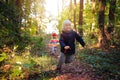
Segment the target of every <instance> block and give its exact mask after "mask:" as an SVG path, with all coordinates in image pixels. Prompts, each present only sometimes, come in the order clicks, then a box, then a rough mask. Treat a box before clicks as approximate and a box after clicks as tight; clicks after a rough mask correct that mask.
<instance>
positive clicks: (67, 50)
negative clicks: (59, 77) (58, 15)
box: [56, 20, 85, 71]
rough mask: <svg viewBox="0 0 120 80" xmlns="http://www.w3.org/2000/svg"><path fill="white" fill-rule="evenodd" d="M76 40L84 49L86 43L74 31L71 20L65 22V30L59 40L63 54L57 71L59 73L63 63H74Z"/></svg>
mask: <svg viewBox="0 0 120 80" xmlns="http://www.w3.org/2000/svg"><path fill="white" fill-rule="evenodd" d="M75 40H77V41H78V42H79V43H80V44H81V45H82V47H84V46H85V42H84V41H83V39H82V37H81V36H80V35H79V34H77V33H76V32H75V31H73V30H72V27H71V22H70V21H69V20H65V21H64V22H63V29H62V33H61V35H60V39H59V42H60V46H61V53H60V59H59V63H58V65H57V69H56V70H57V71H59V70H61V67H62V65H63V63H70V62H72V61H73V59H74V54H75Z"/></svg>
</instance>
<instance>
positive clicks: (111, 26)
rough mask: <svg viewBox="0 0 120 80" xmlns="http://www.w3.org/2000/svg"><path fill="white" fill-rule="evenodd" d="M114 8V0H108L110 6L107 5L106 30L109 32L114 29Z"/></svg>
mask: <svg viewBox="0 0 120 80" xmlns="http://www.w3.org/2000/svg"><path fill="white" fill-rule="evenodd" d="M115 8H116V0H111V1H110V7H109V25H108V29H107V32H108V33H109V34H110V33H111V32H113V29H114V22H115V15H114V14H115Z"/></svg>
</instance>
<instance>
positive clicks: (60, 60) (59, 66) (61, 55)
mask: <svg viewBox="0 0 120 80" xmlns="http://www.w3.org/2000/svg"><path fill="white" fill-rule="evenodd" d="M65 58H66V56H65V54H64V53H62V52H61V53H60V58H59V62H58V65H57V69H61V67H62V65H63V63H65Z"/></svg>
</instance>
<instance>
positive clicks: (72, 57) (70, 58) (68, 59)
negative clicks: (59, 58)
mask: <svg viewBox="0 0 120 80" xmlns="http://www.w3.org/2000/svg"><path fill="white" fill-rule="evenodd" d="M73 59H74V54H73V55H67V56H66V59H65V63H71V62H72V61H73Z"/></svg>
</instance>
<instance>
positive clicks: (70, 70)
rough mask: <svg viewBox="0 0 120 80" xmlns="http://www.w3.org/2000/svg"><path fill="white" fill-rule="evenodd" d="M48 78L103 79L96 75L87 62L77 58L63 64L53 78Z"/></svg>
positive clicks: (67, 79) (69, 79)
mask: <svg viewBox="0 0 120 80" xmlns="http://www.w3.org/2000/svg"><path fill="white" fill-rule="evenodd" d="M50 80H104V79H102V78H101V77H98V76H96V74H95V72H94V70H93V69H92V68H91V67H90V66H89V65H87V64H84V63H81V62H79V61H77V60H75V61H73V62H72V63H70V64H65V65H63V67H62V71H61V72H60V73H59V75H58V76H56V77H55V78H51V79H50Z"/></svg>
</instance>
